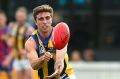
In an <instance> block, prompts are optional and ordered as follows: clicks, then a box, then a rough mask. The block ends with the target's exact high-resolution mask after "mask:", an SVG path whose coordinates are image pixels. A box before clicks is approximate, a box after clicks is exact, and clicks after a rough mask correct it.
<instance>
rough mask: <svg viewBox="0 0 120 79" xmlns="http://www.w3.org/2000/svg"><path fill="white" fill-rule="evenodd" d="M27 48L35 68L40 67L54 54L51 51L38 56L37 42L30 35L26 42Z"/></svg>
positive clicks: (28, 55)
mask: <svg viewBox="0 0 120 79" xmlns="http://www.w3.org/2000/svg"><path fill="white" fill-rule="evenodd" d="M25 49H26V52H27V57H28V59H29V61H30V63H31V66H32V68H33V69H35V70H37V69H39V68H40V67H41V66H42V65H43V63H44V62H48V61H49V60H50V58H52V55H51V54H50V52H45V53H44V55H42V56H40V57H38V55H37V52H36V43H35V41H34V40H33V38H32V37H30V38H29V39H28V40H27V42H26V44H25Z"/></svg>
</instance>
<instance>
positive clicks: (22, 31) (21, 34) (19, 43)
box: [11, 23, 30, 59]
mask: <svg viewBox="0 0 120 79" xmlns="http://www.w3.org/2000/svg"><path fill="white" fill-rule="evenodd" d="M29 27H30V25H29V24H28V23H25V24H23V25H21V26H20V25H18V24H17V23H13V26H12V33H11V34H12V37H13V40H14V47H15V50H16V52H15V58H17V59H21V56H20V55H19V53H18V52H19V50H21V49H24V48H25V45H24V44H25V42H26V40H27V35H26V32H27V30H28V28H29Z"/></svg>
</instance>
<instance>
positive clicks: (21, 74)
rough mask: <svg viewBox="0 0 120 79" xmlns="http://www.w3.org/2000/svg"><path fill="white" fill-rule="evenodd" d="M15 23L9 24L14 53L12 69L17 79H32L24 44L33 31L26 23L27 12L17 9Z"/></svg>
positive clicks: (23, 9) (22, 8) (20, 8)
mask: <svg viewBox="0 0 120 79" xmlns="http://www.w3.org/2000/svg"><path fill="white" fill-rule="evenodd" d="M15 19H16V22H11V23H10V24H9V32H10V34H11V38H12V40H14V42H13V47H14V51H15V61H14V69H15V71H16V72H17V79H32V68H31V66H30V63H29V61H28V59H27V56H26V51H25V49H24V44H25V41H26V40H27V38H28V37H29V36H30V34H31V33H32V31H33V28H32V27H31V26H30V25H29V24H28V23H27V22H26V20H27V10H26V8H25V7H19V8H18V9H17V11H16V14H15Z"/></svg>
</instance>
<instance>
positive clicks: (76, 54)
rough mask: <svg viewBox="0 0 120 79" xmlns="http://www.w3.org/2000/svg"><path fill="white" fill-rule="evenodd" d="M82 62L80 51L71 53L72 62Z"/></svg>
mask: <svg viewBox="0 0 120 79" xmlns="http://www.w3.org/2000/svg"><path fill="white" fill-rule="evenodd" d="M81 60H82V58H81V54H80V52H79V51H78V50H74V51H72V53H71V61H74V62H79V61H81Z"/></svg>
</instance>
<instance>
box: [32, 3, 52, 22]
mask: <svg viewBox="0 0 120 79" xmlns="http://www.w3.org/2000/svg"><path fill="white" fill-rule="evenodd" d="M40 12H49V13H50V14H51V17H52V16H53V8H52V7H51V6H50V5H47V4H44V5H41V6H38V7H35V8H34V9H33V17H34V20H36V15H38V14H39V13H40Z"/></svg>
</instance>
